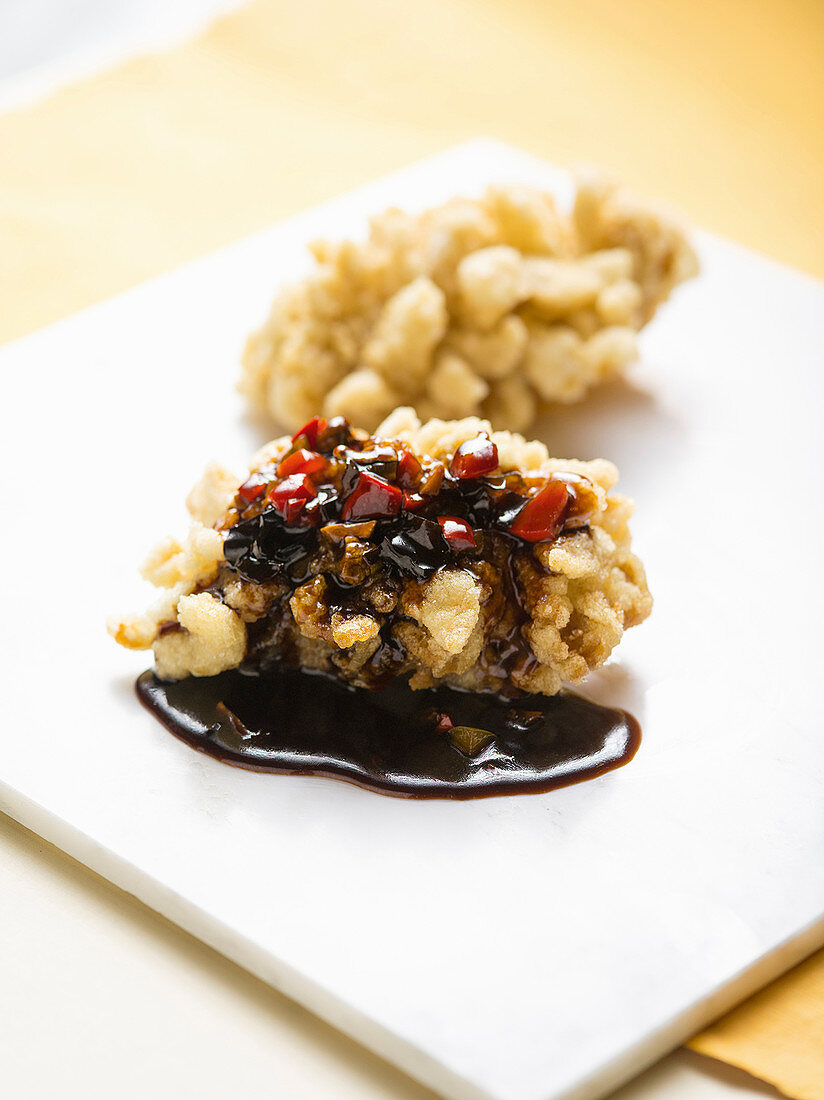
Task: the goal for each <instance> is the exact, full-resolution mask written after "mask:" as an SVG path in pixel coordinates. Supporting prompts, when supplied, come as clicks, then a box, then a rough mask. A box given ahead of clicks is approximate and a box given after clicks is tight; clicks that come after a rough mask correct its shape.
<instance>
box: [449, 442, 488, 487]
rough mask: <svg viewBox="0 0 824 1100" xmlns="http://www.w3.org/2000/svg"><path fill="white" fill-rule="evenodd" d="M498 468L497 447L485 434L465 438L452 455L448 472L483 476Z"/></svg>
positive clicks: (462, 476) (454, 474)
mask: <svg viewBox="0 0 824 1100" xmlns="http://www.w3.org/2000/svg"><path fill="white" fill-rule="evenodd" d="M497 468H498V448H497V447H496V446H495V444H494V443H493V442H492V440H491V439H490V438H489V437H488V436H485V435H476V436H475V438H474V439H467V441H466V443H462V444H461V445H460V447H459V448H458V449H457V451H455V454H454V455H453V456H452V461H451V462H450V463H449V472H450V474H452V475H453V477H460V478H464V477H483V476H484V474H491V473H492V471H493V470H496V469H497Z"/></svg>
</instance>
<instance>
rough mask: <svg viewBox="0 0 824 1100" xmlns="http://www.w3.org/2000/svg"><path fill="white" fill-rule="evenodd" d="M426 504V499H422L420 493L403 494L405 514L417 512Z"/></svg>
mask: <svg viewBox="0 0 824 1100" xmlns="http://www.w3.org/2000/svg"><path fill="white" fill-rule="evenodd" d="M424 504H426V497H422V496H421V494H420V493H404V494H403V509H404V511H405V512H417V510H418V509H419V508H421V507H422V506H423V505H424Z"/></svg>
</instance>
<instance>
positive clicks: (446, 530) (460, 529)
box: [438, 516, 475, 550]
mask: <svg viewBox="0 0 824 1100" xmlns="http://www.w3.org/2000/svg"><path fill="white" fill-rule="evenodd" d="M438 523H439V524H440V525H441V530H442V531H443V537H444V538H445V539H446V541H447V542H448V543H449V545H450V546H451V547H452V549H453V550H469V549H470V548H471V547H473V546H475V535H474V533H473V531H472V528H471V527H470V526H469V524H468V523H465V522H464V521H463V520H462V519H458V517H457V516H438Z"/></svg>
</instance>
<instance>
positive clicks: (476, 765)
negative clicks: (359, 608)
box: [136, 670, 641, 798]
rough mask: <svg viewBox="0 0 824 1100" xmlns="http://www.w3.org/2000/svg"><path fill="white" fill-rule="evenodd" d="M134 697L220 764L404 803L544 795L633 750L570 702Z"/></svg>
mask: <svg viewBox="0 0 824 1100" xmlns="http://www.w3.org/2000/svg"><path fill="white" fill-rule="evenodd" d="M136 688H137V694H138V697H139V698H140V701H141V702H142V703H143V705H144V706H146V707H148V709H149V710H150V711H151V712H152V713H153V714H154V715H155V717H156V718H158V719H159V721H160V722H162V723H163V725H164V726H166V728H167V729H168V730H170V731H171V732H172V733H173V734H175V735H176V736H177V737H179V738H181V740H183V741H185V742H186V743H187V744H189V745H191V746H192V747H193V748H196V749H199V750H200V751H201V752H205V753H208V754H209V755H210V756H214V757H215V758H216V759H218V760H222V761H224V762H225V763H227V764H235V765H237V766H238V767H241V768H249V769H251V770H253V771H274V772H284V773H288V774H302V775H322V776H330V777H336V778H339V779H347V780H349V781H351V782H353V783H357V784H358V785H359V786H361V787H366V788H368V789H369V790H373V791H380V792H382V793H384V794H392V795H399V796H402V797H407V798H480V797H483V796H485V795H497V794H519V793H526V792H542V791H551V790H554V789H555V788H556V787H565V786H567V785H569V784H570V783H578V782H580V781H581V780H584V779H592V778H594V777H595V776H598V775H603V773H604V772H608V771H611V770H612V769H613V768H618V767H620V766H621V765H622V764H626V763H628V762H629V761H630V760H631V759H632V758H633V756H634V755H635V753H636V751H637V749H638V746H639V744H640V741H641V729H640V727H639V725H638V723H637V721H636V720H635V719H634V718H633V717H632V715H630V714H627V713H626V711H623V710H618V709H615V708H611V707H602V706H599V705H598V704H596V703H590V702H588V701H587V700H586V699H582V698H581V697H580V696H577V695H566V694H564V695H558V696H550V697H547V696H538V695H524V696H521V697H519V698H516V699H504V698H502V697H500V696H496V695H486V694H478V693H470V692H463V691H456V690H454V689H451V688H443V687H442V688H433V689H429V690H426V691H411V690H410V689H409V687H408V686H407V685H406V683H404V682H401V681H394V682H392V683H391V684H390V685H389V686H388V687H387V688H385V689H384V690H383V691H368V690H365V689H363V688H352V687H349V686H347V685H346V684H343V683H340V682H339V681H337V680H335V679H333V678H331V677H329V676H326V675H323V674H320V673H311V672H300V671H291V670H277V671H274V672H269V673H267V674H266V675H265V676H247V675H243V674H241V673H239V672H237V671H232V672H224V673H221V675H220V676H212V677H208V678H196V677H191V678H189V679H186V680H180V681H177V682H170V681H163V680H159V679H158V678H157V677H156V676H155V675H154V673H153V672H144V673H143V675H142V676H141V677H140V678H139V679H138V681H137V685H136ZM444 716H446V721H444ZM450 721H451V723H452V724H453V725H454V726H461V727H471V728H472V729H473V730H486V731H489V734H490V735H491V736H490V737H488V738H487V739H486V740H485V743H484V744H483V745H482V746H481V747H480V748H479V749H478V750H477V751H476V752H474V754H472V755H470V754H468V753H467V752H465V751H463V750H462V749H459V748H458V747H457V746H456V745H455V744H454V741H453V739H452V737H451V736H450V734H449V733H448V732H443V726H444V725H448V724H449V722H450Z"/></svg>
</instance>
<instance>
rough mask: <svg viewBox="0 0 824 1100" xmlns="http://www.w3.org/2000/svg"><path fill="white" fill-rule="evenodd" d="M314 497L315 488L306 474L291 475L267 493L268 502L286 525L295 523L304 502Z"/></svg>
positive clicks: (315, 493)
mask: <svg viewBox="0 0 824 1100" xmlns="http://www.w3.org/2000/svg"><path fill="white" fill-rule="evenodd" d="M315 496H317V491H316V489H315V486H314V485H313V484H312V482H311V481H310V480H309V478H308V477H307V476H306V474H291V475H290V476H289V477H285V478H284V479H283V481H279V482H278V483H277V485H275V487H274V488H273V489H272V490H271V492H270V493H269V500H270V501H271V503H272V504H273V505H274V508H275V511H276V512H278V513H279V514H280V515H282V516H283V518H284V519H285V520H286V522H287V523H295V522H296V521H297V519H298V518H299V517H300V514H301V512H302V511H303V508H304V505H305V504H306V501H307V500H311V499H312V497H315Z"/></svg>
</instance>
